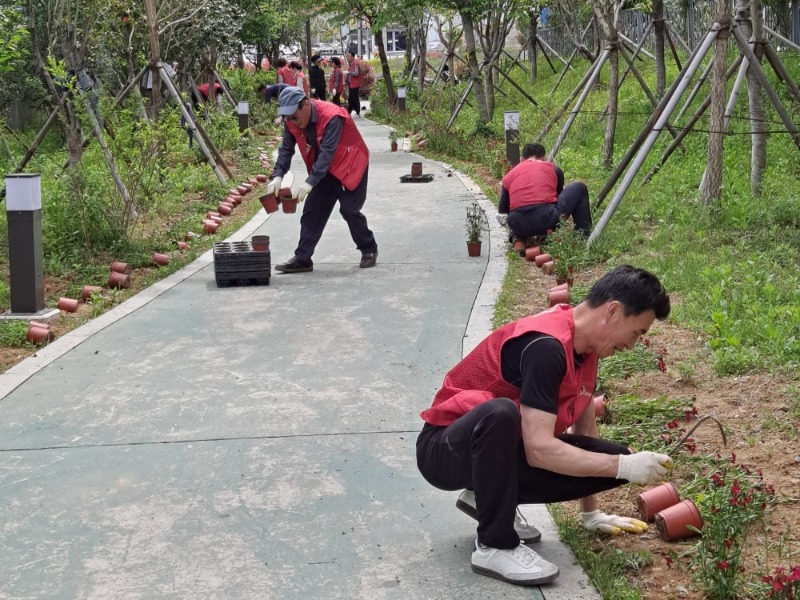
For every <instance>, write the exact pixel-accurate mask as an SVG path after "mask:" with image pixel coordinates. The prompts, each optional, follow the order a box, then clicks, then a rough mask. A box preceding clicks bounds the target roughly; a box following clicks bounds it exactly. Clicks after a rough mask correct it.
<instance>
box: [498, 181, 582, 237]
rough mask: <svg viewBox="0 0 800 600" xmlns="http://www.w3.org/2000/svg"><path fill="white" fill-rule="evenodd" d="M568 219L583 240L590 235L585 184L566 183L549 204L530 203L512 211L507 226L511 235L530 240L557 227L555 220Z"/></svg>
mask: <svg viewBox="0 0 800 600" xmlns="http://www.w3.org/2000/svg"><path fill="white" fill-rule="evenodd" d="M561 217H563V218H565V219H566V218H568V217H572V221H573V222H574V223H575V229H577V230H579V231H582V232H583V233H584V234H585V235H586V236H587V237H588V236H589V234H590V233H591V232H592V210H591V207H590V206H589V189H588V188H587V187H586V184H585V183H581V182H576V183H570V184H569V185H568V186H566V187H565V188H564V189H563V190H561V193H560V194H559V195H558V200H557V201H556V202H553V203H550V204H532V205H529V206H523V207H522V208H518V209H516V210H512V211H511V212H510V213H509V215H508V226H509V227H510V228H511V232H512V233H513V234H514V235H518V236H520V237H530V236H532V235H545V234H546V233H547V230H548V229H549V230H553V229H555V228H556V227H557V226H558V221H559V219H560V218H561Z"/></svg>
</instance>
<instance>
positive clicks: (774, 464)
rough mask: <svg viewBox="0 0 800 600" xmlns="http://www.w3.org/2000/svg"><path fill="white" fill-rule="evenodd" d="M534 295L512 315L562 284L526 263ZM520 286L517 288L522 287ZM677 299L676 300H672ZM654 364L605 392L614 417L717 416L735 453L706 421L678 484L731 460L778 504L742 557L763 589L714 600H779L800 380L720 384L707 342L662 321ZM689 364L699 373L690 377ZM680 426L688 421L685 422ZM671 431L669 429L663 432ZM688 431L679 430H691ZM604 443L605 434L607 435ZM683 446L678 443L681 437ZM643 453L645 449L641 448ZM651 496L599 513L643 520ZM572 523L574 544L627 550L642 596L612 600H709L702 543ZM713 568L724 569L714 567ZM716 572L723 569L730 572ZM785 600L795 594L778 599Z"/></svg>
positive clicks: (609, 498)
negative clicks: (669, 402)
mask: <svg viewBox="0 0 800 600" xmlns="http://www.w3.org/2000/svg"><path fill="white" fill-rule="evenodd" d="M520 273H521V275H522V278H523V279H524V289H525V290H526V292H523V293H520V294H519V297H520V298H527V299H528V301H527V302H525V301H522V302H517V303H516V304H515V307H514V314H513V315H509V316H510V318H517V317H520V316H523V315H526V314H531V313H535V312H538V311H540V310H543V309H544V308H546V297H547V296H546V295H547V291H548V289H549V288H550V287H552V286H553V285H555V281H554V278H553V277H550V276H546V275H543V274H542V273H541V271H540V270H539V269H537V268H535V266H534V265H533V263H528V264H525V265H523V266H522V268H521V271H520ZM603 273H604V269H601V268H596V267H595V268H592V269H587V270H583V271H580V272H578V273H576V274H575V284H576V286H581V285H583V286H589V285H590V284H591V283H592V282H593V281H594V280H596V279H597V278H598V277H599V276H601V275H602V274H603ZM517 281H518V283H520V281H519V279H518V280H517ZM675 300H677V301H678V302H679V301H680V300H679V299H677V298H676V299H674V301H675ZM647 339H648V342H649V344H650V347H651V348H653V349H654V356H656V357H660V358H661V359H662V361H663V362H662V363H661V366H662V368H663V370H662V369H661V368H658V366H659V363H658V361H657V360H656V362H655V366H656V368H649V369H647V370H642V371H637V370H634V371H633V372H631V373H630V374H628V375H627V376H626V377H623V378H621V379H616V380H614V381H612V382H609V383H607V384H606V385H605V386H604V391H605V392H606V393H607V394H608V396H609V398H610V399H609V401H608V410H609V412H610V414H611V415H613V411H614V405H615V398H620V397H627V396H626V395H628V396H630V395H632V396H635V397H638V398H641V399H642V401H646V400H651V399H662V398H670V399H681V400H683V401H685V403H686V404H687V406H688V405H691V406H693V407H694V408H695V409H696V415H693V417H694V418H695V419H696V418H697V416H704V415H714V416H716V417H717V418H718V419H719V421H720V422H721V423H722V425H723V427H724V430H725V433H726V437H727V446H724V445H723V441H722V436H721V434H720V431H719V429H718V428H717V426H716V425H715V424H714V423H713V422H711V421H706V422H705V423H703V424H702V425H700V426H699V427H698V429H697V430H696V431H695V432H694V434H693V435H692V436H691V438H690V440H689V443H688V444H687V445H689V446H691V447H692V449H693V452H689V451H688V450H686V449H685V448H684V449H683V450H682V451H680V452H677V453H676V454H675V455H674V458H675V462H676V468H675V471H674V477H673V478H672V481H673V483H674V484H675V486H676V487H677V488H678V490H679V491H681V490H682V489H685V488H687V487H691V486H690V481H691V478H692V477H694V476H698V477H703V475H704V473H703V469H702V468H701V467H702V464H703V463H702V462H699V463H698V462H697V457H702V456H713V455H715V454H716V453H720V455H721V457H722V460H723V461H729V460H732V459H733V457H734V456H735V461H736V463H737V464H740V465H742V464H743V465H748V466H749V467H750V468H752V469H753V470H754V471H755V470H757V469H760V470H761V472H762V473H763V480H764V482H765V484H767V485H769V486H771V487H772V488H773V489H774V499H773V501H771V502H769V504H768V506H767V507H766V510H765V511H764V518H763V522H755V523H753V524H752V525H751V526H750V527H749V528H748V530H747V532H746V534H745V535H744V536H743V537H744V549H743V551H742V553H741V563H740V571H742V572H740V575H742V576H745V577H748V578H750V579H754V580H755V581H756V582H758V583H762V585H763V586H764V588H760V589H759V590H758V591H755V590H754V591H752V592H749V593H748V592H747V591H746V590H745V588H744V586H745V584H744V583H743V582H741V581H740V582H739V583H738V584H737V585H739V586H741V588H740V589H738V590H736V593H737V594H738V595H731V596H716V597H731V598H733V597H741V598H747V597H753V598H760V597H772V596H768V595H766V594H767V592H766V591H765V588H766V584H765V583H763V582H761V577H764V576H771V575H772V574H773V572H774V570H775V569H776V568H777V567H780V566H787V565H788V566H790V567H794V566H795V565H797V564H798V563H800V546H799V545H798V537H797V533H796V532H797V531H800V511H798V507H797V504H798V502H800V462H799V461H800V456H798V454H800V449H798V446H797V420H798V415H800V399H799V398H798V393H797V392H798V389H800V388H798V385H797V381H796V380H793V379H790V378H788V377H784V378H781V377H776V376H775V375H771V374H766V373H758V374H752V375H742V376H738V377H720V376H717V375H715V374H714V372H713V370H712V368H711V367H710V365H709V364H708V360H707V357H708V352H707V340H706V339H705V336H703V335H698V334H696V333H694V332H690V331H688V330H686V329H683V328H681V327H678V326H677V325H675V324H674V323H672V322H670V321H669V320H668V321H666V322H659V321H656V322H655V324H654V325H653V327H652V329H651V331H650V332H649V334H648V338H647ZM685 365H691V369H689V368H687V367H686V366H685ZM681 421H682V420H681ZM665 425H667V424H666V423H665ZM686 425H687V424H686V423H683V422H681V423H680V426H681V428H686ZM601 435H602V433H601ZM673 437H675V436H673ZM640 449H641V448H640ZM643 489H644V488H640V487H638V486H633V485H631V486H624V487H622V488H619V489H617V490H613V491H611V492H607V493H605V494H603V495H601V496H600V498H599V507H600V508H601V510H604V511H606V512H609V513H615V514H619V515H624V516H631V517H639V515H638V510H637V502H636V500H637V494H638V493H639V492H641V491H643ZM686 497H688V498H693V497H694V496H693V495H692V494H688V495H685V494H681V498H686ZM563 507H564V508H563V512H564V515H565V517H566V518H567V519H568V520H569V521H570V522H571V523H573V526H574V527H575V529H576V535H579V536H585V541H586V542H587V545H588V547H589V548H590V549H591V550H592V551H593V552H594V553H596V554H597V555H598V556H606V555H608V553H609V552H611V551H615V550H620V551H622V552H624V553H625V554H627V555H629V558H627V559H623V561H622V564H621V569H622V570H624V571H625V574H626V577H627V579H628V581H629V583H630V587H631V588H633V587H634V586H635V587H636V588H638V590H639V596H629V595H627V594H626V595H624V596H623V595H622V593H621V592H620V595H618V596H616V595H609V594H606V596H605V597H607V598H611V597H615V596H616V597H640V598H646V599H653V600H655V599H659V600H664V599H673V598H675V599H679V598H680V599H685V598H688V599H692V600H695V599H698V600H699V599H701V598H707V597H712V596H710V595H707V594H706V593H705V592H704V591H703V590H702V589H701V587H700V586H699V584H698V583H697V582H696V581H693V573H696V572H697V570H698V567H697V565H696V564H693V562H692V560H693V558H695V557H696V555H697V549H696V544H697V543H698V539H699V538H698V537H694V538H689V539H687V540H683V541H678V542H665V541H662V540H661V538H660V537H659V534H658V530H657V528H656V526H655V524H654V523H651V524H650V529H649V530H648V531H647V532H645V533H644V534H641V535H633V534H625V533H622V534H620V535H619V536H607V535H598V536H594V537H593V536H591V535H590V534H586V533H584V532H583V531H580V530H582V526H580V525H579V524H580V515H579V512H578V511H579V509H578V503H577V502H574V503H567V504H566V505H563ZM714 562H720V563H721V562H722V561H721V560H720V561H714ZM712 566H713V567H714V568H720V566H721V567H725V564H722V565H720V566H717V565H716V564H713V565H712ZM774 597H779V598H784V597H790V596H788V595H777V594H776V595H775V596H774Z"/></svg>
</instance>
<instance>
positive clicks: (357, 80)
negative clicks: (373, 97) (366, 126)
mask: <svg viewBox="0 0 800 600" xmlns="http://www.w3.org/2000/svg"><path fill="white" fill-rule="evenodd" d="M347 56H348V59H347V60H348V63H349V65H350V68H349V69H348V71H347V84H348V86H349V87H350V91H349V92H348V96H347V112H348V113H352V112H353V111H355V113H356V114H357V115H358V116H361V98H359V94H360V93H361V79H362V77H363V76H364V74H363V73H362V72H361V71H362V67H361V61H359V60H358V59H357V58H356V54H355V52H353V51H352V50H351V51H350V52H348V53H347Z"/></svg>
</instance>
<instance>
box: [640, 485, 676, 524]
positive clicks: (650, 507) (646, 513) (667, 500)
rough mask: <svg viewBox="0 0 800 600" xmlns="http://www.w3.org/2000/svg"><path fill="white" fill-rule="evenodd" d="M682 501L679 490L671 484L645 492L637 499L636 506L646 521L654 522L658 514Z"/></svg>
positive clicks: (658, 486)
mask: <svg viewBox="0 0 800 600" xmlns="http://www.w3.org/2000/svg"><path fill="white" fill-rule="evenodd" d="M680 501H681V497H680V496H679V495H678V490H676V489H675V486H674V485H672V484H671V483H669V482H666V483H662V484H661V485H657V486H656V487H654V488H650V489H649V490H645V491H644V492H642V493H641V494H639V495H638V496H637V498H636V505H637V506H638V507H639V512H640V513H641V514H642V519H644V520H645V521H654V520H655V518H656V513H659V512H661V511H662V510H664V509H665V508H669V507H670V506H674V505H676V504H677V503H678V502H680Z"/></svg>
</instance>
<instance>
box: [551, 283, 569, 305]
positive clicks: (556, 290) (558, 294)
mask: <svg viewBox="0 0 800 600" xmlns="http://www.w3.org/2000/svg"><path fill="white" fill-rule="evenodd" d="M547 304H548V306H555V305H556V304H569V284H568V283H560V284H558V285H556V286H555V287H551V288H550V291H549V292H547Z"/></svg>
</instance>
